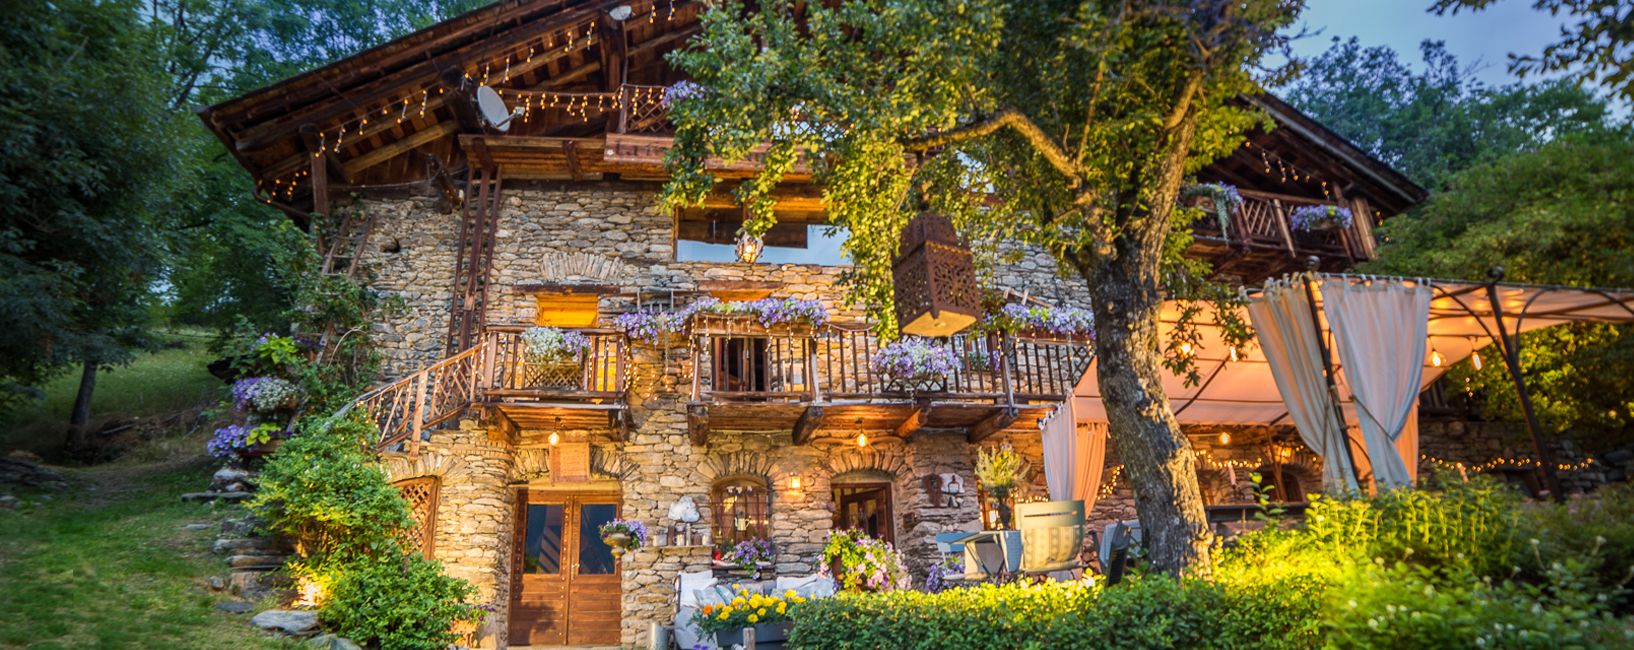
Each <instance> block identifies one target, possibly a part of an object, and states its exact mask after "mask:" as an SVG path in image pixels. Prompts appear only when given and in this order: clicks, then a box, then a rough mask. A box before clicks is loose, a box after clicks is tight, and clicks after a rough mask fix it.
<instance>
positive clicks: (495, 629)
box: [382, 420, 516, 648]
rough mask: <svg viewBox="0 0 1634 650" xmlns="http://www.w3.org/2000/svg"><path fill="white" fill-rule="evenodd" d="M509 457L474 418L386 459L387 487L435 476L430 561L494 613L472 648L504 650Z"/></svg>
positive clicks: (511, 503) (511, 511)
mask: <svg viewBox="0 0 1634 650" xmlns="http://www.w3.org/2000/svg"><path fill="white" fill-rule="evenodd" d="M512 458H513V452H512V449H510V448H509V447H508V446H506V445H504V444H501V443H495V442H494V441H493V439H491V438H490V436H489V435H488V432H487V431H486V429H485V428H484V427H483V426H482V425H480V424H479V423H477V422H476V421H475V420H464V421H462V422H460V424H459V428H457V429H442V430H438V431H436V433H435V435H433V436H432V437H431V440H430V441H428V442H426V443H425V444H423V445H422V446H421V447H420V453H419V455H418V456H417V457H409V456H408V455H407V454H387V455H386V456H385V457H384V458H383V459H382V461H383V463H384V465H385V467H386V471H387V472H388V474H390V476H391V479H392V481H394V482H396V481H403V480H408V479H414V478H421V477H426V476H435V477H437V478H438V490H437V492H438V499H437V500H438V503H437V520H436V527H435V530H434V535H433V542H432V545H433V552H432V556H433V557H434V558H435V559H437V560H439V561H441V562H442V563H443V567H444V568H445V569H446V570H447V571H448V574H449V575H451V576H454V577H456V578H462V579H465V580H467V581H469V582H470V583H471V584H472V585H475V586H476V588H477V602H479V603H488V604H493V605H496V606H497V615H496V616H495V618H494V620H491V621H489V622H488V624H487V625H485V626H484V629H483V630H481V631H479V633H478V634H479V637H480V638H479V640H478V644H477V645H476V646H475V647H478V648H503V647H505V631H506V630H505V625H506V622H507V621H506V614H507V612H508V607H507V604H508V603H509V602H510V587H511V580H510V575H511V574H510V563H511V562H510V561H511V539H512V536H513V535H514V534H515V529H514V528H513V527H514V526H515V523H516V522H515V518H516V517H515V512H516V509H515V492H514V491H513V490H512V489H510V488H509V487H508V485H509V483H510V482H511V481H512V478H513V466H514V463H513V462H512Z"/></svg>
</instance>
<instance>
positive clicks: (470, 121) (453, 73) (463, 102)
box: [440, 66, 486, 133]
mask: <svg viewBox="0 0 1634 650" xmlns="http://www.w3.org/2000/svg"><path fill="white" fill-rule="evenodd" d="M440 76H441V79H442V84H443V88H445V89H447V92H446V93H445V94H447V95H448V101H447V102H446V103H447V104H448V109H449V110H450V111H451V112H453V113H454V120H455V121H457V122H459V125H460V131H461V132H463V133H482V132H483V131H485V130H486V129H484V128H483V126H482V119H481V118H479V117H478V116H477V98H476V87H477V81H476V80H475V79H470V78H468V77H466V76H465V68H462V67H459V66H451V67H448V68H444V69H443V71H442V73H441V75H440Z"/></svg>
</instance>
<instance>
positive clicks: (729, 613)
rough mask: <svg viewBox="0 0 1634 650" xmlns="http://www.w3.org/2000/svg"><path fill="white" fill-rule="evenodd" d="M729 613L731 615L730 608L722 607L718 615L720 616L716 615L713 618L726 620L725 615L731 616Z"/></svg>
mask: <svg viewBox="0 0 1634 650" xmlns="http://www.w3.org/2000/svg"><path fill="white" fill-rule="evenodd" d="M731 615H732V612H731V610H725V609H723V610H721V615H720V616H716V617H715V618H718V619H720V620H723V621H724V620H726V617H728V616H731Z"/></svg>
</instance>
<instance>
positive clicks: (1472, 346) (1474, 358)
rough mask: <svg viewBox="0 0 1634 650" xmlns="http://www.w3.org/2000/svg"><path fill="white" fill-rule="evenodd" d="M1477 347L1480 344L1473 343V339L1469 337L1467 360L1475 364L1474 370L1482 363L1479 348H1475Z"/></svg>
mask: <svg viewBox="0 0 1634 650" xmlns="http://www.w3.org/2000/svg"><path fill="white" fill-rule="evenodd" d="M1478 347H1480V346H1478V345H1477V344H1476V343H1475V339H1473V338H1471V339H1470V340H1469V362H1470V365H1472V366H1475V369H1476V370H1480V369H1481V365H1482V364H1481V352H1480V350H1478V349H1476V348H1478Z"/></svg>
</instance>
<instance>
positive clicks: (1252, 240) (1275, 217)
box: [1190, 189, 1373, 282]
mask: <svg viewBox="0 0 1634 650" xmlns="http://www.w3.org/2000/svg"><path fill="white" fill-rule="evenodd" d="M1238 191H1239V193H1241V194H1242V197H1243V204H1242V205H1241V206H1238V208H1237V209H1236V210H1234V211H1232V212H1230V213H1228V215H1227V219H1226V220H1225V223H1223V224H1222V223H1221V221H1220V219H1219V218H1218V216H1217V215H1216V214H1215V212H1214V210H1213V208H1212V207H1208V208H1206V212H1207V214H1205V215H1203V217H1202V218H1201V219H1198V220H1197V221H1196V222H1195V223H1193V224H1192V232H1193V235H1195V237H1196V241H1195V242H1194V243H1193V244H1192V248H1191V251H1190V252H1191V254H1192V255H1194V256H1196V257H1201V258H1203V259H1207V260H1209V261H1211V262H1213V263H1214V270H1215V272H1217V273H1220V274H1225V275H1237V276H1242V277H1243V278H1244V280H1245V281H1248V282H1253V281H1257V280H1260V279H1263V278H1266V277H1270V276H1272V275H1277V274H1280V273H1285V272H1288V271H1295V270H1303V269H1304V268H1305V266H1306V263H1307V260H1308V259H1309V258H1310V257H1312V256H1314V257H1316V258H1317V260H1318V266H1319V267H1320V268H1322V269H1325V270H1327V269H1333V270H1342V269H1347V268H1350V267H1351V266H1352V265H1354V264H1355V263H1357V262H1360V261H1364V260H1367V259H1371V258H1372V256H1373V253H1372V246H1370V245H1368V244H1367V242H1366V241H1365V240H1366V238H1368V237H1371V235H1369V234H1367V230H1366V229H1365V226H1363V225H1361V224H1360V223H1353V224H1352V225H1351V226H1350V227H1349V228H1342V229H1334V230H1319V231H1313V232H1306V231H1301V230H1295V229H1294V228H1293V225H1292V222H1291V221H1290V219H1289V215H1291V214H1292V213H1293V211H1294V210H1296V209H1298V208H1300V207H1302V206H1307V205H1329V206H1339V205H1342V204H1340V203H1337V202H1333V201H1319V200H1315V199H1310V198H1304V197H1297V196H1289V195H1285V194H1273V193H1270V192H1256V191H1253V190H1244V189H1239V190H1238ZM1346 207H1350V206H1346ZM1355 217H1356V221H1358V222H1359V221H1360V220H1362V219H1365V218H1367V217H1366V215H1361V214H1357V215H1355Z"/></svg>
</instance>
